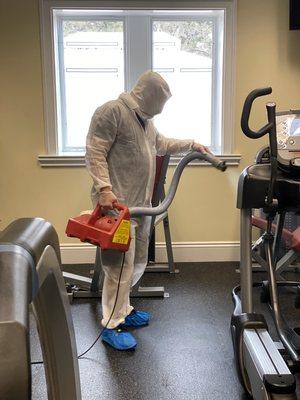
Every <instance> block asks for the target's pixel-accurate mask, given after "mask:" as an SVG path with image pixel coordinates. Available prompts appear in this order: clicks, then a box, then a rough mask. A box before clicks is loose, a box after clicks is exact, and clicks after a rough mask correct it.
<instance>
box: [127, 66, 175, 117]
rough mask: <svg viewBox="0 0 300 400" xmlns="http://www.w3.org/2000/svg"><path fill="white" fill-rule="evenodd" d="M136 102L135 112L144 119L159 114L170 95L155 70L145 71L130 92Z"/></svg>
mask: <svg viewBox="0 0 300 400" xmlns="http://www.w3.org/2000/svg"><path fill="white" fill-rule="evenodd" d="M130 95H131V97H132V98H133V100H134V101H135V102H136V103H137V105H138V109H137V110H136V112H137V113H138V114H139V116H140V117H141V118H142V119H144V120H146V119H151V118H153V117H154V116H155V115H157V114H160V113H161V112H162V110H163V108H164V105H165V103H166V101H167V100H168V99H169V98H170V97H171V96H172V94H171V92H170V88H169V85H168V84H167V82H166V81H165V80H164V79H163V77H162V76H161V75H159V74H158V73H157V72H152V71H147V72H145V73H144V74H143V75H142V76H141V77H140V78H139V80H138V81H137V83H136V85H135V87H134V88H133V89H132V91H131V92H130Z"/></svg>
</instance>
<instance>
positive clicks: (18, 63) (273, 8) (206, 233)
mask: <svg viewBox="0 0 300 400" xmlns="http://www.w3.org/2000/svg"><path fill="white" fill-rule="evenodd" d="M288 3H289V2H288V0H264V1H261V0H251V1H249V0H238V21H237V62H236V98H235V100H234V101H233V106H234V107H235V111H236V118H235V130H234V132H233V134H234V140H235V153H240V154H241V155H242V162H241V165H240V166H239V167H230V168H229V169H228V171H227V173H226V174H221V173H220V172H218V171H216V170H214V169H212V168H210V167H202V168H197V167H190V168H188V169H186V171H185V172H184V174H183V179H182V182H181V184H180V187H179V190H178V195H177V198H176V200H175V202H174V204H173V206H172V209H171V212H170V213H171V218H172V233H173V239H174V241H177V242H178V241H185V242H186V241H236V240H238V212H237V210H236V209H235V201H236V185H237V180H238V176H239V173H240V171H241V169H242V168H243V167H244V166H246V165H247V163H249V162H251V161H252V159H253V156H254V153H255V152H256V150H257V149H258V148H259V147H260V146H261V144H262V143H263V142H262V141H250V140H249V139H246V138H245V137H243V136H242V134H241V132H240V128H239V119H240V112H241V106H242V104H243V100H244V98H245V96H246V95H247V93H248V92H249V91H250V90H251V89H253V88H255V87H260V86H265V85H271V86H272V87H273V90H274V94H273V96H272V98H273V99H276V101H277V104H278V108H279V109H289V108H299V107H300V52H299V43H300V31H299V32H297V31H294V32H293V31H291V32H290V31H289V29H288ZM0 18H1V21H0V37H1V64H0V65H1V67H0V68H1V75H0V82H1V84H0V87H1V90H0V104H1V113H0V129H1V130H0V132H1V134H0V167H1V173H0V219H1V225H0V229H3V228H4V227H5V226H6V225H7V224H8V223H9V222H11V221H12V220H13V219H15V218H17V217H22V216H42V217H44V218H46V219H48V220H49V221H51V222H52V223H53V224H54V226H55V227H56V229H57V230H58V232H59V235H60V240H61V241H62V242H67V241H70V240H69V239H67V238H66V237H65V235H64V228H65V224H66V221H67V219H68V217H69V216H72V215H76V214H78V212H79V211H80V210H82V209H86V208H89V189H90V178H89V177H88V175H87V173H86V171H85V170H84V168H52V169H45V168H41V167H39V165H38V162H37V156H38V155H39V154H43V153H44V151H45V150H44V128H43V127H44V120H43V92H42V90H43V88H42V75H41V74H42V70H41V52H40V38H39V15H38V1H37V0H26V1H23V0H19V1H18V0H1V10H0ZM262 104H263V102H259V105H258V106H257V107H256V108H255V119H253V121H252V122H253V126H254V127H255V126H256V127H258V126H259V125H260V124H261V123H262V122H263V121H264V118H265V117H264V112H263V111H262V110H263V108H262V107H261V105H262ZM199 141H201V135H199ZM171 172H172V169H170V171H169V175H168V179H169V177H170V173H171ZM159 238H161V234H160V235H159Z"/></svg>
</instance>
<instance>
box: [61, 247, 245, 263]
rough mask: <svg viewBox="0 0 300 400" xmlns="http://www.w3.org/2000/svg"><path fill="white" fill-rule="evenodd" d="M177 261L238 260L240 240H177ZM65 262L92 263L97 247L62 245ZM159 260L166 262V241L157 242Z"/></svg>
mask: <svg viewBox="0 0 300 400" xmlns="http://www.w3.org/2000/svg"><path fill="white" fill-rule="evenodd" d="M172 247H173V254H174V260H175V262H214V261H218V262H219V261H238V260H239V247H240V246H239V242H177V243H176V242H175V243H173V245H172ZM60 249H61V256H62V263H63V264H92V263H93V262H94V261H95V247H94V246H91V245H89V244H87V243H79V244H73V243H71V244H69V243H62V244H61V246H60ZM156 259H157V262H166V261H167V254H166V245H165V243H157V244H156Z"/></svg>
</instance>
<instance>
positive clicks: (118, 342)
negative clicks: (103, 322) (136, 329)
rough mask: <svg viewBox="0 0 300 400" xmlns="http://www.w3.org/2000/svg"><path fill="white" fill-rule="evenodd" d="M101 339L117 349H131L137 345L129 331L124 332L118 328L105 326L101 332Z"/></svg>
mask: <svg viewBox="0 0 300 400" xmlns="http://www.w3.org/2000/svg"><path fill="white" fill-rule="evenodd" d="M102 341H103V342H105V343H107V344H109V345H110V346H111V347H113V348H114V349H117V350H133V349H135V347H136V345H137V343H136V340H135V338H134V337H133V336H132V334H131V333H129V332H124V331H122V330H121V329H119V328H115V329H107V328H105V329H104V330H103V333H102Z"/></svg>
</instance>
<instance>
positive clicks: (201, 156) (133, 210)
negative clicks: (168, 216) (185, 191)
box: [129, 151, 227, 217]
mask: <svg viewBox="0 0 300 400" xmlns="http://www.w3.org/2000/svg"><path fill="white" fill-rule="evenodd" d="M197 159H198V160H204V161H207V162H208V163H209V164H211V165H213V166H214V167H215V168H217V169H219V170H220V171H222V172H224V171H225V170H226V168H227V165H226V162H225V161H222V160H220V159H219V158H218V157H216V156H214V155H212V154H209V153H200V152H197V151H193V152H191V153H188V154H187V155H186V156H185V157H183V158H182V159H181V160H180V161H179V163H178V164H177V166H176V169H175V171H174V174H173V178H172V181H171V184H170V187H169V190H168V193H167V195H166V197H165V198H164V200H163V201H162V202H161V204H159V205H158V206H157V207H130V208H129V213H130V216H131V217H138V216H143V215H160V214H163V213H164V212H165V211H166V210H167V209H168V208H169V206H170V204H171V203H172V201H173V199H174V197H175V194H176V191H177V187H178V184H179V180H180V177H181V174H182V172H183V170H184V168H185V167H186V165H187V164H189V163H190V162H191V161H193V160H197Z"/></svg>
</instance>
